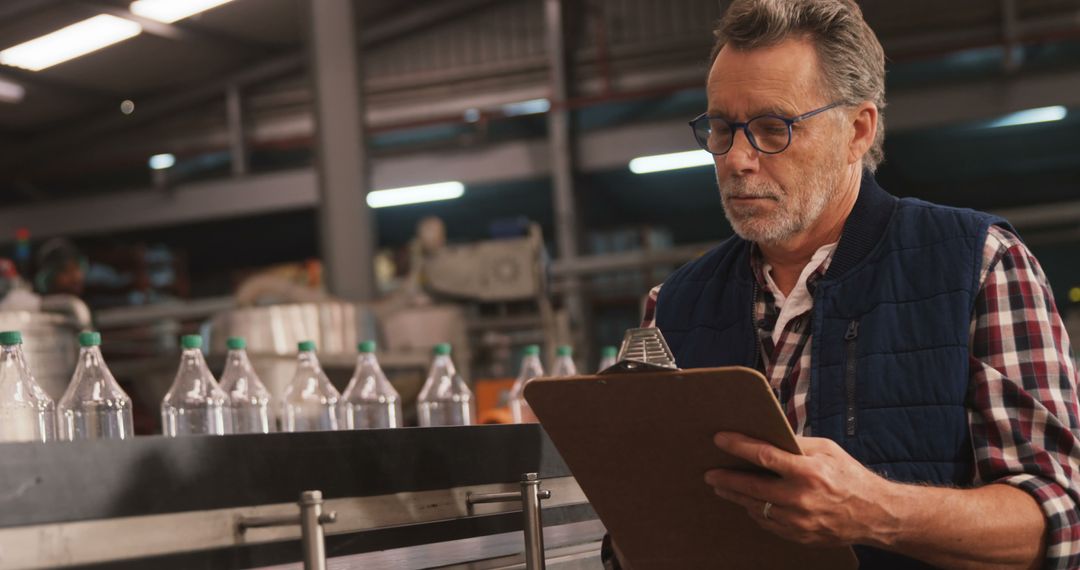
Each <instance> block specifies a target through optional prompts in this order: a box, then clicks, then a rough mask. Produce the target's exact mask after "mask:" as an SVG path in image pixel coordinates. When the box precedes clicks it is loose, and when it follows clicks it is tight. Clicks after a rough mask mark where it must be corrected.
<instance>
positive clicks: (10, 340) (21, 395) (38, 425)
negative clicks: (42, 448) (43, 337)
mask: <svg viewBox="0 0 1080 570" xmlns="http://www.w3.org/2000/svg"><path fill="white" fill-rule="evenodd" d="M55 439H56V406H55V404H54V403H53V400H52V398H50V397H49V395H48V394H46V393H45V390H42V389H41V386H39V385H38V383H37V381H36V380H34V375H33V374H31V372H30V367H29V366H28V365H27V363H26V357H25V356H24V355H23V350H22V334H20V333H19V332H18V331H7V332H0V441H53V440H55Z"/></svg>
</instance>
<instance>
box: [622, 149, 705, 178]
mask: <svg viewBox="0 0 1080 570" xmlns="http://www.w3.org/2000/svg"><path fill="white" fill-rule="evenodd" d="M712 164H714V161H713V156H712V155H711V154H709V153H708V152H705V151H703V150H688V151H686V152H673V153H671V154H656V155H653V156H639V157H638V158H635V159H634V160H631V161H630V172H633V173H634V174H646V173H649V172H663V171H665V170H678V169H680V168H693V167H695V166H709V165H712Z"/></svg>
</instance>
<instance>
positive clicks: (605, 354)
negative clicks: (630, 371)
mask: <svg viewBox="0 0 1080 570" xmlns="http://www.w3.org/2000/svg"><path fill="white" fill-rule="evenodd" d="M618 357H619V349H618V348H615V347H614V346H605V347H604V348H602V349H600V367H599V368H598V369H597V370H596V371H597V372H603V371H604V370H607V369H608V368H611V367H612V366H615V363H616V362H617V360H616V359H617V358H618Z"/></svg>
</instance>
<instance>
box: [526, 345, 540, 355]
mask: <svg viewBox="0 0 1080 570" xmlns="http://www.w3.org/2000/svg"><path fill="white" fill-rule="evenodd" d="M539 354H540V346H539V345H535V344H530V345H529V346H526V347H525V356H537V355H539Z"/></svg>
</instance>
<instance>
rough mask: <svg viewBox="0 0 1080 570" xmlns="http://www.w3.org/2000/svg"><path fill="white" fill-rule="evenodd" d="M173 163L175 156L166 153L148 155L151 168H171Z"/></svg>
mask: <svg viewBox="0 0 1080 570" xmlns="http://www.w3.org/2000/svg"><path fill="white" fill-rule="evenodd" d="M174 164H176V157H175V156H174V155H171V154H168V153H165V154H155V155H154V156H151V157H150V168H151V170H165V169H166V168H172V166H173V165H174Z"/></svg>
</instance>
